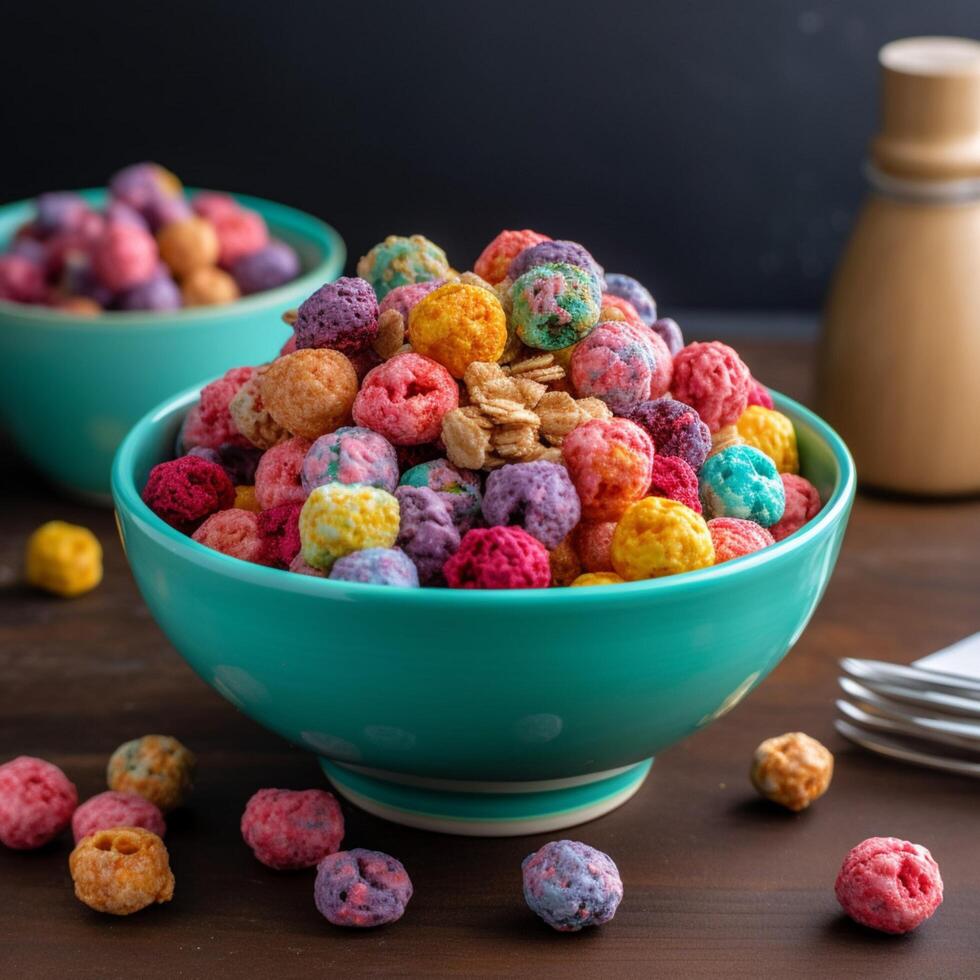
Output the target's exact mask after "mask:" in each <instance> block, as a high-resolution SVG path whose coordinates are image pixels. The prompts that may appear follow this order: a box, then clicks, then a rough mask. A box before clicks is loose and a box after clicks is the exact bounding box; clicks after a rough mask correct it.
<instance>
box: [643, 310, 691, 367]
mask: <svg viewBox="0 0 980 980" xmlns="http://www.w3.org/2000/svg"><path fill="white" fill-rule="evenodd" d="M650 329H651V330H652V331H653V332H654V333H655V334H657V335H658V336H659V337H660V339H661V340H662V341H663V342H664V343H665V344H666V345H667V349H668V350H669V351H670V356H671V357H673V356H674V355H675V354H676V353H677V352H678V351H679V350H680V349H681V348H682V347H683V346H684V335H683V334H682V333H681V328H680V327H679V326H678V325H677V321H676V320H671V318H670V317H669V316H665V317H663V318H662V319H660V320H654V322H653V323H652V324H651V325H650Z"/></svg>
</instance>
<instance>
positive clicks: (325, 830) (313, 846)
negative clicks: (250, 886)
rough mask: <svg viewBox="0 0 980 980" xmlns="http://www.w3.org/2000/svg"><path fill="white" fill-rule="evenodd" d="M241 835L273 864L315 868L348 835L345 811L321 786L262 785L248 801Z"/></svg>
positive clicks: (261, 858)
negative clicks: (310, 787)
mask: <svg viewBox="0 0 980 980" xmlns="http://www.w3.org/2000/svg"><path fill="white" fill-rule="evenodd" d="M241 830H242V837H243V838H244V840H245V843H246V844H248V846H249V847H250V848H251V849H252V853H253V854H254V855H255V857H256V858H257V859H258V860H259V861H261V862H262V863H263V864H264V865H265V866H266V867H268V868H275V869H276V870H277V871H292V870H296V869H298V868H312V867H314V866H315V865H316V864H317V863H318V862H319V861H322V860H323V858H325V857H326V856H327V855H328V854H334V853H335V852H336V851H337V848H338V847H340V842H341V841H342V840H343V839H344V815H343V813H342V812H341V810H340V804H338V803H337V799H336V797H335V796H334V795H333V794H332V793H328V792H327V791H326V790H322V789H305V790H292V789H260V790H259V791H258V792H257V793H254V794H253V795H252V797H251V798H250V799H249V801H248V803H247V804H246V805H245V812H244V813H243V814H242V820H241Z"/></svg>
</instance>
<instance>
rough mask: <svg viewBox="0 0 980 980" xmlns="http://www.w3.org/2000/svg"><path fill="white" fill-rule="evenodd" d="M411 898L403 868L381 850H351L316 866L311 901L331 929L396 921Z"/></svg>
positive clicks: (410, 888)
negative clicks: (314, 903)
mask: <svg viewBox="0 0 980 980" xmlns="http://www.w3.org/2000/svg"><path fill="white" fill-rule="evenodd" d="M411 897H412V882H411V879H410V878H409V877H408V872H407V871H406V870H405V867H404V865H403V864H402V863H401V861H398V860H396V859H395V858H393V857H391V856H390V855H388V854H383V853H382V852H381V851H368V850H365V849H364V848H361V847H355V848H353V849H352V850H350V851H338V852H337V853H336V854H331V855H330V856H329V857H325V858H324V859H323V860H322V861H321V862H320V863H319V864H318V865H317V869H316V882H315V883H314V885H313V898H314V901H315V902H316V907H317V909H318V910H319V912H320V914H321V915H322V916H323V917H324V918H325V919H326V920H327V921H328V922H331V923H332V924H333V925H335V926H355V927H357V928H361V929H366V928H370V927H372V926H383V925H386V924H387V923H389V922H397V921H398V919H400V918H401V917H402V916H403V915H404V914H405V906H407V905H408V902H409V899H411Z"/></svg>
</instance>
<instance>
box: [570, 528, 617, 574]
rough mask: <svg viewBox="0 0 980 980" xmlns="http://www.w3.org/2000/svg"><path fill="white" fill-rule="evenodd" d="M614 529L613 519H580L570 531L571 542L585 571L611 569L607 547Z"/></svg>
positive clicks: (608, 570)
mask: <svg viewBox="0 0 980 980" xmlns="http://www.w3.org/2000/svg"><path fill="white" fill-rule="evenodd" d="M615 530H616V522H615V521H581V522H580V523H579V525H578V527H576V528H575V530H574V531H573V532H572V543H573V544H574V545H575V551H576V552H577V553H578V556H579V558H581V559H582V566H583V567H584V568H585V570H586V571H587V572H611V571H612V556H611V555H610V554H609V548H610V545H612V536H613V532H614V531H615Z"/></svg>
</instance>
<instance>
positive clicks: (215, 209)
mask: <svg viewBox="0 0 980 980" xmlns="http://www.w3.org/2000/svg"><path fill="white" fill-rule="evenodd" d="M191 207H192V208H193V209H194V213H195V214H199V215H200V216H201V217H202V218H207V219H208V221H212V222H214V221H218V220H220V219H221V218H226V217H228V215H231V214H238V212H239V211H241V210H242V206H241V205H240V204H239V203H238V201H236V200H235V199H234V198H233V197H232V196H231V195H230V194H222V193H221V192H220V191H200V192H199V193H197V194H195V195H194V200H193V201H191Z"/></svg>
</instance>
